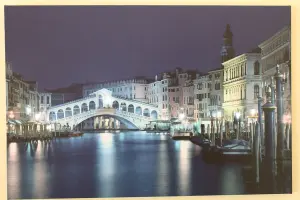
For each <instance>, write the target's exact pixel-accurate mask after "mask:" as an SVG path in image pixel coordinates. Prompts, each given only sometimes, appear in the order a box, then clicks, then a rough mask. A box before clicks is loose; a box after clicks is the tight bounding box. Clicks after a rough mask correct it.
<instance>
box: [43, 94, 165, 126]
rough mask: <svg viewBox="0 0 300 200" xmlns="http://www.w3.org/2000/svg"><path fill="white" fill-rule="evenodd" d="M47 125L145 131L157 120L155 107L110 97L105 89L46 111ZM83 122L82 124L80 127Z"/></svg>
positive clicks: (158, 114)
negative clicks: (125, 128)
mask: <svg viewBox="0 0 300 200" xmlns="http://www.w3.org/2000/svg"><path fill="white" fill-rule="evenodd" d="M47 116H48V117H47V121H48V123H50V124H51V123H52V124H60V125H61V126H64V125H66V126H69V127H71V128H74V127H76V126H78V125H81V126H82V124H83V123H84V122H86V123H84V124H85V126H86V125H90V128H95V129H97V128H119V127H120V125H121V126H125V127H127V128H139V129H144V128H145V127H146V124H148V123H149V122H150V121H151V120H156V119H159V118H160V113H159V110H158V107H157V106H155V105H151V104H148V103H144V102H141V101H137V100H132V99H122V98H118V97H115V96H112V92H111V91H109V90H107V89H101V90H98V91H96V92H94V93H92V94H90V95H89V96H87V97H85V98H82V99H78V100H75V101H71V102H68V103H65V104H61V105H57V106H52V107H50V108H49V109H48V110H47ZM82 122H83V123H82Z"/></svg>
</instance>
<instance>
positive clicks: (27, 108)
mask: <svg viewBox="0 0 300 200" xmlns="http://www.w3.org/2000/svg"><path fill="white" fill-rule="evenodd" d="M26 114H27V115H30V114H31V108H30V106H27V107H26Z"/></svg>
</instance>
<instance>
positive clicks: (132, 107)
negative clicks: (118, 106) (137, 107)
mask: <svg viewBox="0 0 300 200" xmlns="http://www.w3.org/2000/svg"><path fill="white" fill-rule="evenodd" d="M127 112H130V113H134V106H133V105H132V104H129V106H128V111H127Z"/></svg>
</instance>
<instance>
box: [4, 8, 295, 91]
mask: <svg viewBox="0 0 300 200" xmlns="http://www.w3.org/2000/svg"><path fill="white" fill-rule="evenodd" d="M227 23H229V24H230V25H231V28H232V32H233V34H234V39H233V40H234V48H235V50H236V53H237V54H242V53H244V52H246V51H248V50H249V49H252V48H254V47H256V46H257V45H258V44H259V43H261V42H262V41H264V40H265V39H267V38H269V37H270V36H272V35H273V34H274V33H276V32H277V31H278V30H280V29H281V28H283V27H284V26H285V25H287V24H289V23H290V7H221V6H217V7H207V6H197V7H196V6H195V7H194V6H193V7H179V6H177V7H139V6H135V7H133V6H127V7H122V6H120V7H104V6H93V7H87V6H86V7H62V6H61V7H38V6H36V7H21V6H18V7H6V8H5V31H6V32H5V37H6V59H7V61H9V62H11V63H12V64H13V70H14V71H16V72H18V73H21V74H22V75H24V77H25V78H26V79H28V80H37V81H38V82H39V87H40V89H43V88H56V87H63V86H67V85H69V84H71V83H75V82H85V81H106V80H117V79H121V78H127V77H133V76H138V75H146V76H151V77H152V76H154V75H155V74H156V73H159V72H162V71H165V70H170V69H173V68H175V67H182V68H186V69H198V70H199V71H203V72H205V71H208V70H209V69H214V68H217V67H219V66H220V56H219V55H220V49H221V45H222V34H223V32H224V30H225V27H226V24H227Z"/></svg>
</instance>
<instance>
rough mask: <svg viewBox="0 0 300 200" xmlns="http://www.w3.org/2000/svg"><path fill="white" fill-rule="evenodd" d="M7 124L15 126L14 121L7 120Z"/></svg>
mask: <svg viewBox="0 0 300 200" xmlns="http://www.w3.org/2000/svg"><path fill="white" fill-rule="evenodd" d="M7 123H8V124H16V123H15V121H14V120H11V119H9V120H7Z"/></svg>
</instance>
